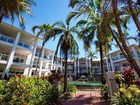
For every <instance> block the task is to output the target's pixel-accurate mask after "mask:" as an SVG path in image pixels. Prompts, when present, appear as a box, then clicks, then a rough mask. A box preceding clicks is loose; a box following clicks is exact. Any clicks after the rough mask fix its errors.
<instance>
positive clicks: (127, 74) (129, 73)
mask: <svg viewBox="0 0 140 105" xmlns="http://www.w3.org/2000/svg"><path fill="white" fill-rule="evenodd" d="M123 71H124V72H123V77H124V80H125V81H124V82H125V84H126V85H127V86H130V84H132V83H133V81H134V80H135V75H134V69H132V68H131V67H129V66H127V67H125V68H124V70H123Z"/></svg>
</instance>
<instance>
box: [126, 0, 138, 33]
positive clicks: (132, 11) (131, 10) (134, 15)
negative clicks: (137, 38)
mask: <svg viewBox="0 0 140 105" xmlns="http://www.w3.org/2000/svg"><path fill="white" fill-rule="evenodd" d="M127 3H128V7H129V11H130V13H131V15H132V18H133V20H134V23H135V25H136V27H137V28H138V30H139V31H140V21H139V19H138V15H137V14H136V13H135V11H134V10H133V8H132V2H131V0H127Z"/></svg>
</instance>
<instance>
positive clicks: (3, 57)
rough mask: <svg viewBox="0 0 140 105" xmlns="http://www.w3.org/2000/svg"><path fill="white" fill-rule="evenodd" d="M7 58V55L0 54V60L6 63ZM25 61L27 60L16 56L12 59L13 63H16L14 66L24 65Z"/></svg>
mask: <svg viewBox="0 0 140 105" xmlns="http://www.w3.org/2000/svg"><path fill="white" fill-rule="evenodd" d="M8 57H9V55H7V54H2V53H0V60H3V61H8ZM26 61H27V59H25V58H20V57H16V56H15V57H14V59H13V63H16V64H25V63H26Z"/></svg>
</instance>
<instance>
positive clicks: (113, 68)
mask: <svg viewBox="0 0 140 105" xmlns="http://www.w3.org/2000/svg"><path fill="white" fill-rule="evenodd" d="M109 59H110V63H111V68H112V71H114V70H115V67H114V63H113V60H112V57H111V55H109Z"/></svg>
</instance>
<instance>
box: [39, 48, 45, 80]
mask: <svg viewBox="0 0 140 105" xmlns="http://www.w3.org/2000/svg"><path fill="white" fill-rule="evenodd" d="M43 57H44V49H43V50H42V52H41V59H40V67H39V77H41V73H42V66H43Z"/></svg>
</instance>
